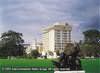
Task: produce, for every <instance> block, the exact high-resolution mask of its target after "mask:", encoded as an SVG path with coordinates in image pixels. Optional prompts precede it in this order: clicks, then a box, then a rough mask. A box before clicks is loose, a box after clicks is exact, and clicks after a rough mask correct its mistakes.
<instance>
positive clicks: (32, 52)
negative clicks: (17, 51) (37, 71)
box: [31, 50, 39, 58]
mask: <svg viewBox="0 0 100 73" xmlns="http://www.w3.org/2000/svg"><path fill="white" fill-rule="evenodd" d="M31 56H32V57H33V58H37V57H38V56H39V52H38V50H33V51H31Z"/></svg>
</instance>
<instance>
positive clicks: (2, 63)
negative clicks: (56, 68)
mask: <svg viewBox="0 0 100 73" xmlns="http://www.w3.org/2000/svg"><path fill="white" fill-rule="evenodd" d="M0 67H2V68H3V67H43V68H52V67H53V64H52V62H51V60H48V59H44V60H42V59H15V60H8V59H0ZM0 73H53V71H7V72H6V71H2V72H0Z"/></svg>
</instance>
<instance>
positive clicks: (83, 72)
mask: <svg viewBox="0 0 100 73" xmlns="http://www.w3.org/2000/svg"><path fill="white" fill-rule="evenodd" d="M54 73H85V71H55V72H54Z"/></svg>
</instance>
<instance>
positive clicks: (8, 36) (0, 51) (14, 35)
mask: <svg viewBox="0 0 100 73" xmlns="http://www.w3.org/2000/svg"><path fill="white" fill-rule="evenodd" d="M22 36H23V35H22V33H18V32H15V31H11V30H9V31H8V32H4V33H2V35H1V41H0V56H4V57H7V56H22V55H23V54H24V46H23V43H24V40H23V39H22Z"/></svg>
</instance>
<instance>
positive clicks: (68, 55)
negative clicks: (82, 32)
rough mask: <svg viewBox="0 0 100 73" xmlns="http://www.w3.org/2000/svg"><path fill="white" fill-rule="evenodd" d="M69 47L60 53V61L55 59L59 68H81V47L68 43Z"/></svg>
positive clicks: (55, 63)
mask: <svg viewBox="0 0 100 73" xmlns="http://www.w3.org/2000/svg"><path fill="white" fill-rule="evenodd" d="M67 48H69V49H65V50H64V52H62V53H61V54H60V58H59V61H58V62H57V61H53V64H54V65H55V66H56V67H57V68H59V69H60V68H69V70H81V69H82V67H81V61H80V58H79V52H80V47H79V45H78V44H75V45H73V44H71V43H69V44H67Z"/></svg>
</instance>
